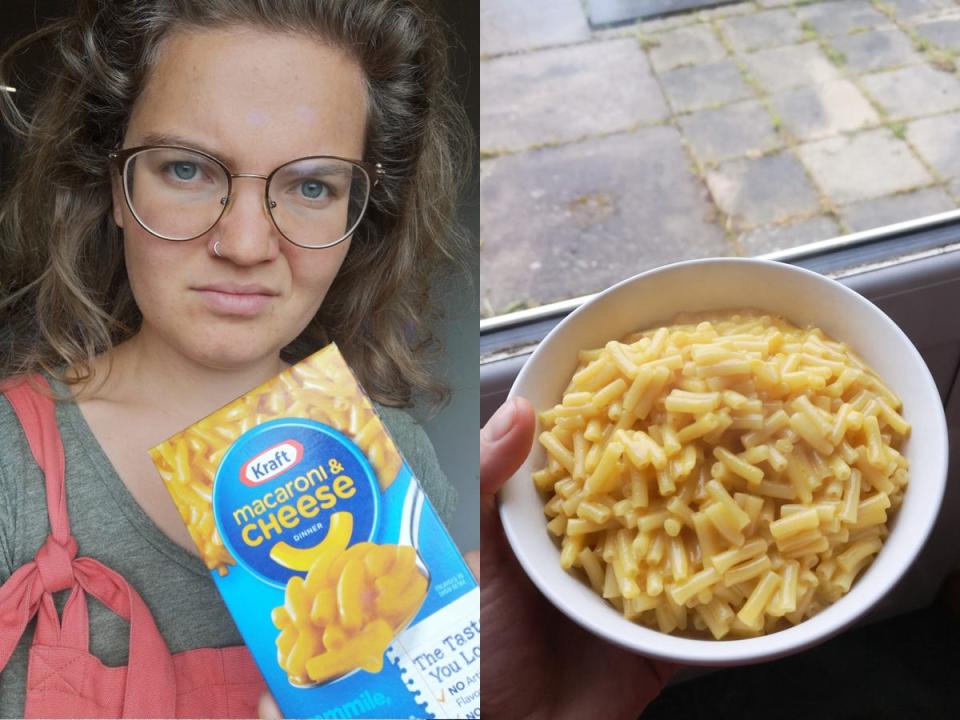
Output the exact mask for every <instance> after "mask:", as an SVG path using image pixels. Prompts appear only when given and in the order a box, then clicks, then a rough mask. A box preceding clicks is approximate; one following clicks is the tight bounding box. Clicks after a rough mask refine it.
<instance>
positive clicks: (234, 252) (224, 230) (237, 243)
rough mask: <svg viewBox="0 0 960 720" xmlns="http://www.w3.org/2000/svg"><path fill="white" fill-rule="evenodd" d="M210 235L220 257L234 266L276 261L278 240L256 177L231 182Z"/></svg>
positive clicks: (258, 178) (259, 179) (278, 237)
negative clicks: (217, 243) (222, 209)
mask: <svg viewBox="0 0 960 720" xmlns="http://www.w3.org/2000/svg"><path fill="white" fill-rule="evenodd" d="M214 233H215V239H216V240H219V241H220V248H219V250H220V257H222V258H227V259H229V260H231V261H232V262H234V263H235V264H237V265H257V264H259V263H262V262H267V261H270V260H273V259H275V258H276V257H277V254H278V253H279V251H280V239H281V238H280V234H279V232H278V231H277V227H276V225H274V224H273V220H272V219H271V217H270V212H269V210H267V207H266V200H265V198H264V192H263V186H262V184H261V178H260V177H259V176H254V177H240V178H237V179H235V180H234V184H233V189H232V191H231V193H230V197H229V199H228V201H227V207H226V210H225V211H224V214H223V217H221V218H220V222H218V223H217V225H216V226H215V227H214Z"/></svg>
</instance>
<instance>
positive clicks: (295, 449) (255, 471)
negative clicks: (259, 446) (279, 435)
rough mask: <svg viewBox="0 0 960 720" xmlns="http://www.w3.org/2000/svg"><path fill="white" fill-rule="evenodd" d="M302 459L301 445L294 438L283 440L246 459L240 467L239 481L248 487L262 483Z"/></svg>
mask: <svg viewBox="0 0 960 720" xmlns="http://www.w3.org/2000/svg"><path fill="white" fill-rule="evenodd" d="M302 459H303V445H302V444H301V443H299V442H297V441H296V440H284V441H283V442H281V443H277V444H276V445H274V446H273V447H271V448H267V449H266V450H264V451H263V452H262V453H260V454H259V455H257V456H256V457H253V458H251V459H250V460H247V462H246V463H244V465H243V467H242V468H240V482H242V483H243V484H244V485H249V486H250V487H256V486H257V485H262V484H263V483H265V482H267V481H268V480H272V479H273V478H275V477H277V475H280V474H282V473H284V472H286V471H287V470H289V469H290V468H292V467H293V466H294V465H296V464H297V463H298V462H300V461H301V460H302Z"/></svg>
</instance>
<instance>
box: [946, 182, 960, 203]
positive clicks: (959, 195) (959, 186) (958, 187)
mask: <svg viewBox="0 0 960 720" xmlns="http://www.w3.org/2000/svg"><path fill="white" fill-rule="evenodd" d="M947 192H948V193H950V195H951V197H953V199H954V200H956V201H957V203H958V204H960V178H958V179H956V180H951V181H950V182H948V183H947Z"/></svg>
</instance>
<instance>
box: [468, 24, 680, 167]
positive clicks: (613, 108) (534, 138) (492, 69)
mask: <svg viewBox="0 0 960 720" xmlns="http://www.w3.org/2000/svg"><path fill="white" fill-rule="evenodd" d="M667 114H668V110H667V106H666V103H665V102H664V99H663V95H662V93H661V92H660V88H659V86H658V85H657V82H656V80H654V78H653V75H651V73H650V68H649V65H648V63H647V58H646V56H645V55H644V53H643V51H642V50H641V49H640V47H639V45H638V44H637V43H636V41H634V40H630V39H622V40H610V41H607V42H596V43H589V44H586V45H576V46H571V47H566V48H559V49H553V50H540V51H537V52H532V53H525V54H523V55H514V56H505V57H500V58H494V59H492V60H484V61H482V62H481V64H480V148H481V150H483V151H484V152H488V153H495V152H501V151H504V150H516V149H523V148H529V147H533V146H537V145H542V144H551V143H559V142H569V141H572V140H576V139H579V138H583V137H586V136H590V135H595V134H598V133H609V132H617V131H620V130H627V129H630V128H635V127H636V126H638V125H642V124H651V123H656V122H659V121H661V120H663V119H665V118H666V117H667Z"/></svg>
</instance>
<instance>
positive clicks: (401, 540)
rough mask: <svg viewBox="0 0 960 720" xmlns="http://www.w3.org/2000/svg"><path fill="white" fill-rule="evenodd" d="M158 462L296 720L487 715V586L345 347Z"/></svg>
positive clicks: (236, 406)
mask: <svg viewBox="0 0 960 720" xmlns="http://www.w3.org/2000/svg"><path fill="white" fill-rule="evenodd" d="M150 454H151V456H152V458H153V461H154V464H155V465H156V466H157V468H158V470H159V471H160V475H161V476H162V478H163V480H164V483H165V484H166V487H167V489H168V490H169V491H170V494H171V495H172V497H173V500H174V502H175V503H176V505H177V509H178V510H179V511H180V516H181V517H182V518H183V521H184V523H185V524H186V526H187V529H188V530H189V532H190V536H191V537H192V538H193V541H194V542H195V543H196V545H197V547H198V548H199V550H200V553H201V556H202V557H203V559H204V561H205V562H206V565H207V567H208V568H210V571H211V574H212V576H213V579H214V582H215V583H216V585H217V588H218V590H219V591H220V594H221V595H222V596H223V598H224V601H225V602H226V605H227V608H228V609H229V610H230V612H231V614H232V615H233V618H234V620H235V621H236V623H237V626H238V628H239V629H240V633H241V634H242V635H243V638H244V640H245V642H246V644H247V646H248V647H249V648H250V651H251V653H252V654H253V657H254V659H255V660H256V662H257V665H258V666H259V668H260V671H261V673H262V674H263V676H264V679H265V680H266V682H267V684H268V685H269V686H270V689H271V691H272V692H273V695H274V697H275V698H276V700H277V703H278V704H279V705H280V709H281V710H282V711H283V713H284V714H285V715H286V716H288V717H291V716H293V717H321V718H328V717H330V718H347V717H426V718H441V717H443V718H469V717H479V708H480V699H479V698H480V622H479V618H480V600H479V589H478V587H477V584H476V581H475V580H474V579H473V576H472V575H471V573H470V571H469V570H468V569H467V566H466V563H465V562H464V560H463V558H462V557H461V556H460V554H459V552H458V551H457V549H456V546H455V545H454V543H453V541H452V540H451V539H450V536H449V534H448V533H447V531H446V530H445V528H444V527H443V525H442V523H441V522H440V521H439V519H438V518H437V516H436V513H435V512H434V510H433V507H432V506H431V505H430V503H429V501H428V500H426V498H425V496H424V493H423V491H422V489H421V488H420V485H419V483H418V482H417V480H416V478H415V477H414V476H413V474H412V473H411V471H410V468H409V466H408V465H407V464H406V462H405V461H404V460H403V458H402V457H401V455H400V453H399V452H398V450H397V448H396V446H395V445H394V443H393V441H392V439H391V438H390V436H389V434H388V433H387V431H386V429H385V428H384V427H383V424H382V422H381V421H380V418H379V416H378V415H377V413H376V411H375V410H374V409H373V406H372V404H371V403H370V400H369V398H368V397H367V396H366V394H365V393H364V392H363V390H362V388H361V387H360V385H359V384H358V383H357V381H356V379H355V378H354V376H353V374H352V373H351V371H350V369H349V368H348V367H347V365H346V363H345V362H344V360H343V357H342V356H341V354H340V352H339V350H338V349H337V347H336V346H335V345H332V344H331V345H328V346H327V347H325V348H324V349H323V350H320V351H319V352H317V353H315V354H314V355H311V356H310V357H308V358H307V359H305V360H303V361H302V362H300V363H298V364H297V365H294V366H293V367H290V368H288V369H287V370H285V371H284V372H282V373H281V374H280V375H278V376H277V377H275V378H274V379H272V380H270V381H268V382H266V383H264V384H263V385H261V386H260V387H258V388H255V389H254V390H252V391H251V392H249V393H247V394H246V395H244V396H242V397H240V398H238V399H237V400H235V401H233V402H232V403H230V404H229V405H226V406H225V407H223V408H221V409H220V410H217V411H216V412H214V413H213V414H211V415H209V416H208V417H206V418H204V419H202V420H200V421H199V422H197V423H195V424H194V425H192V426H190V427H189V428H187V429H186V430H183V431H182V432H180V433H177V434H176V435H174V436H173V437H171V438H169V439H168V440H166V441H164V442H163V443H161V444H160V445H158V446H156V447H155V448H152V449H151V451H150Z"/></svg>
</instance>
